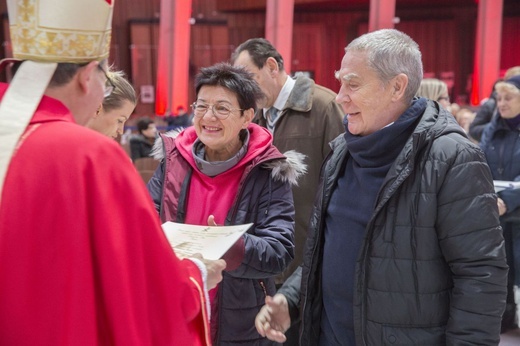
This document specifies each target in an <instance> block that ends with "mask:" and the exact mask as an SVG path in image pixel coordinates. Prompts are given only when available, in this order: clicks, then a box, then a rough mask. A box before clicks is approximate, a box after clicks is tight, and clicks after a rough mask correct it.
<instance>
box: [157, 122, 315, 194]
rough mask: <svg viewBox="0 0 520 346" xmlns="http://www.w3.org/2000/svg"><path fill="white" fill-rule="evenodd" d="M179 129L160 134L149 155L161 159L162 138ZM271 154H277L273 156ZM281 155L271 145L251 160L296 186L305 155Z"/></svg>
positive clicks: (302, 173) (162, 150) (304, 168)
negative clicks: (270, 147) (269, 148)
mask: <svg viewBox="0 0 520 346" xmlns="http://www.w3.org/2000/svg"><path fill="white" fill-rule="evenodd" d="M181 131H182V130H173V131H169V132H166V133H163V134H160V135H159V137H158V138H157V139H156V140H155V143H154V146H153V149H152V152H151V156H152V157H153V158H155V159H156V160H158V161H162V160H163V159H164V153H165V150H166V148H165V146H164V140H168V138H171V140H172V142H173V140H174V139H175V137H177V136H178V135H179V133H180V132H181ZM172 144H173V143H172ZM173 145H174V144H173ZM274 151H276V153H277V154H271V152H273V153H274ZM273 155H277V156H276V157H275V156H273ZM282 155H283V156H280V153H279V152H278V150H276V149H275V148H274V147H272V150H268V151H267V152H266V153H264V155H262V156H263V157H261V158H260V157H259V158H257V159H255V160H253V164H254V165H256V164H260V165H262V167H263V168H266V169H270V170H271V176H272V177H273V178H274V179H275V180H277V181H283V182H288V183H289V184H291V185H292V186H297V185H298V180H299V179H300V177H301V176H302V175H304V174H305V173H307V164H305V158H306V156H305V155H304V154H302V153H299V152H297V151H295V150H289V151H286V152H285V153H283V154H282ZM278 156H280V157H278Z"/></svg>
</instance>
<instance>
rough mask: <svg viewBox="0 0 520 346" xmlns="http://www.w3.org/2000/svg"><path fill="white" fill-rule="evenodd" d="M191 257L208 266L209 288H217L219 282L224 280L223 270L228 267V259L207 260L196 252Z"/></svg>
mask: <svg viewBox="0 0 520 346" xmlns="http://www.w3.org/2000/svg"><path fill="white" fill-rule="evenodd" d="M191 257H193V258H196V259H198V260H200V261H202V263H204V265H205V266H206V270H207V271H208V277H207V282H206V284H207V286H208V289H209V290H210V289H212V288H215V287H216V286H217V284H218V283H219V282H220V281H222V271H223V270H224V269H226V261H224V260H223V259H219V260H216V261H212V260H207V259H204V258H203V257H202V255H201V254H194V255H192V256H191Z"/></svg>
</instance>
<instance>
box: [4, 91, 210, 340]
mask: <svg viewBox="0 0 520 346" xmlns="http://www.w3.org/2000/svg"><path fill="white" fill-rule="evenodd" d="M5 88H6V86H5V84H2V85H0V95H2V96H3V93H4V92H5ZM208 335H209V334H208V318H207V315H206V308H205V302H204V292H203V284H202V279H201V275H200V271H199V270H198V268H197V267H196V266H195V264H194V263H193V262H191V261H189V260H183V261H181V260H179V259H178V258H177V257H176V256H175V254H174V253H173V251H172V249H171V247H170V245H169V244H168V241H167V240H166V238H165V236H164V234H163V232H162V231H161V227H160V223H159V219H158V216H157V213H156V211H155V210H154V207H153V204H152V201H151V199H150V196H149V194H148V191H147V190H146V188H145V186H144V184H143V182H142V180H141V178H140V176H139V175H138V173H137V172H136V170H135V168H134V167H133V165H132V163H131V161H130V158H129V157H128V155H127V154H126V153H125V152H124V151H123V150H122V149H121V148H120V147H119V145H118V144H117V143H116V142H115V141H113V140H111V139H109V138H108V137H105V136H103V135H101V134H99V133H97V132H94V131H92V130H89V129H87V128H84V127H81V126H79V125H77V124H75V123H74V120H73V118H72V115H71V114H70V113H69V112H68V110H67V109H66V108H65V107H64V105H63V104H62V103H60V102H59V101H57V100H55V99H52V98H48V97H44V98H43V100H42V101H41V103H40V105H39V107H38V110H37V111H36V113H35V115H34V116H33V119H32V121H31V123H30V125H29V127H28V129H27V130H26V132H25V134H24V136H22V138H21V140H20V145H19V147H18V149H17V151H16V152H15V154H14V156H13V159H12V161H11V165H10V166H9V170H8V172H7V176H6V180H5V185H4V189H3V195H2V204H1V206H0V344H1V345H17V346H18V345H108V344H110V345H125V346H126V345H180V346H184V345H187V346H188V345H189V346H192V345H205V344H209V337H208Z"/></svg>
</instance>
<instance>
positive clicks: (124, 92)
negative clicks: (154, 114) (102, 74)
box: [87, 71, 137, 139]
mask: <svg viewBox="0 0 520 346" xmlns="http://www.w3.org/2000/svg"><path fill="white" fill-rule="evenodd" d="M107 87H108V88H109V89H111V93H110V94H109V95H108V96H105V98H104V99H103V103H102V104H101V105H99V108H98V109H97V111H96V114H95V115H94V116H93V117H92V118H90V119H89V121H88V122H87V127H88V128H91V129H92V130H95V131H97V132H100V133H102V134H104V135H106V136H108V137H111V138H114V139H116V138H117V137H118V136H121V135H122V134H123V131H124V125H125V122H126V121H127V120H128V118H130V115H131V114H132V112H133V111H134V109H135V106H136V104H137V97H136V95H135V90H134V88H133V87H132V85H131V84H130V82H128V80H127V79H126V77H125V74H124V72H123V71H108V72H107Z"/></svg>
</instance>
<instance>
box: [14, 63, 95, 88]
mask: <svg viewBox="0 0 520 346" xmlns="http://www.w3.org/2000/svg"><path fill="white" fill-rule="evenodd" d="M22 63H23V61H17V62H15V63H14V64H13V66H12V67H11V71H12V72H13V74H16V72H17V71H18V69H19V68H20V66H21V65H22ZM85 65H86V64H74V63H65V62H60V63H58V66H57V67H56V71H54V74H53V75H52V78H51V80H50V82H49V87H58V86H62V85H65V84H67V83H68V82H70V81H71V80H72V77H74V75H75V74H76V73H77V72H78V70H79V69H80V68H81V67H83V66H85Z"/></svg>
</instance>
